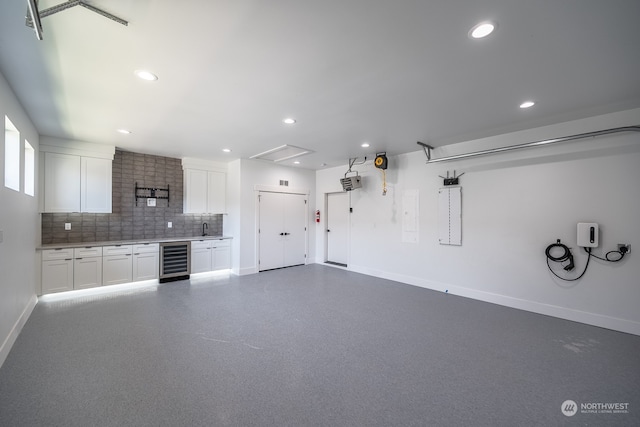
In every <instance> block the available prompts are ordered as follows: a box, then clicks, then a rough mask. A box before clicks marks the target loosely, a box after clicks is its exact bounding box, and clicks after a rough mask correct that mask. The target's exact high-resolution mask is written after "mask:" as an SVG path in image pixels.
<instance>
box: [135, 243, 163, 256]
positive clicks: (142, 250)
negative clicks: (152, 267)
mask: <svg viewBox="0 0 640 427" xmlns="http://www.w3.org/2000/svg"><path fill="white" fill-rule="evenodd" d="M159 251H160V244H158V243H140V244H137V245H133V253H134V254H149V253H153V252H159Z"/></svg>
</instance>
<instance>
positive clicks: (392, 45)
mask: <svg viewBox="0 0 640 427" xmlns="http://www.w3.org/2000/svg"><path fill="white" fill-rule="evenodd" d="M63 2H64V0H40V3H39V7H40V10H44V9H46V8H48V7H51V6H54V5H57V4H60V3H63ZM86 2H87V3H89V4H91V5H93V6H96V7H99V8H102V9H104V10H105V11H107V12H110V13H112V14H114V15H116V16H118V17H120V18H122V19H125V20H127V21H128V22H129V25H128V26H123V25H120V24H118V23H116V22H114V21H111V20H109V19H106V18H104V17H102V16H100V15H98V14H96V13H94V12H92V11H90V10H88V9H85V8H82V7H74V8H70V9H68V10H66V11H63V12H60V13H58V14H55V15H52V16H49V17H46V18H43V20H42V24H43V27H44V40H43V41H38V40H37V39H36V37H35V35H34V32H33V30H32V29H30V28H28V27H26V26H25V14H26V10H27V1H26V0H12V1H2V4H1V5H0V71H1V72H2V74H3V75H4V76H5V77H6V79H7V80H8V81H9V83H10V85H11V86H12V87H13V89H14V91H15V93H16V95H17V96H18V98H19V99H20V101H21V103H22V104H23V106H24V108H25V109H26V111H27V112H28V114H29V116H30V117H31V119H32V120H33V122H34V124H35V126H36V127H37V129H38V131H39V133H40V134H41V135H48V136H55V137H60V138H69V139H75V140H81V141H89V142H96V143H104V144H111V145H115V146H117V147H119V148H122V149H126V150H130V151H137V152H144V153H151V154H158V155H165V156H170V157H198V158H206V159H211V160H217V161H227V160H232V159H236V158H239V157H242V158H248V157H250V156H252V155H255V154H258V153H261V152H264V151H267V150H270V149H273V148H275V147H278V146H281V145H284V144H290V145H295V146H299V147H303V148H306V149H310V150H313V152H314V153H312V154H307V155H305V156H302V157H300V158H299V159H298V160H299V161H300V162H301V164H300V165H299V166H298V167H305V168H309V169H318V168H320V167H321V164H323V163H326V164H327V165H328V166H335V165H344V164H346V163H347V160H348V159H349V158H350V157H356V156H357V157H362V156H364V155H365V154H367V155H372V154H375V153H376V152H379V151H387V153H388V154H391V155H392V154H399V153H404V152H410V151H416V150H419V149H420V147H418V146H417V145H416V141H422V142H426V143H430V144H432V145H434V146H441V145H444V144H450V143H455V142H460V141H463V140H468V139H474V138H479V137H484V136H489V135H494V134H498V133H504V132H507V131H515V130H520V129H524V128H528V127H533V126H539V125H547V124H552V123H556V122H560V121H566V120H571V119H576V118H583V117H588V116H592V115H596V114H602V113H607V112H612V111H616V110H622V109H627V108H635V107H639V106H640V25H639V24H638V18H640V1H638V0H612V1H602V0H535V1H533V0H476V1H462V0H430V1H420V0H412V1H410V0H395V1H390V0H340V1H337V0H323V1H317V0H316V1H308V0H262V1H259V0H253V1H252V0H226V1H221V0H184V1H176V0H172V1H169V0H135V1H127V0H86ZM483 20H493V21H495V22H497V24H498V29H497V31H496V32H495V33H494V34H492V35H491V36H489V37H488V38H486V39H483V40H471V39H470V38H469V37H468V35H467V34H468V31H469V30H470V28H471V27H472V26H474V25H475V24H476V23H478V22H480V21H483ZM136 69H148V70H150V71H152V72H154V73H155V74H157V75H158V76H159V80H158V81H156V82H145V81H142V80H140V79H138V78H137V77H136V76H134V74H133V72H134V70H136ZM528 99H532V100H535V101H536V102H537V105H536V106H534V107H533V108H530V109H528V110H522V109H519V108H518V106H519V104H520V103H521V102H523V101H525V100H528ZM285 117H294V118H295V119H296V120H297V123H296V124H295V125H285V124H284V123H282V119H284V118H285ZM118 128H127V129H130V130H131V131H132V132H133V133H132V134H131V135H122V134H119V133H117V132H116V129H118ZM559 136H560V135H559ZM365 141H366V142H369V143H370V144H371V147H370V148H368V149H363V148H361V147H360V144H361V143H363V142H365ZM521 142H526V141H521ZM223 148H230V149H232V150H233V151H232V152H231V153H230V154H225V153H223V152H222V151H221V150H222V149H223ZM291 162H292V161H287V162H284V163H285V164H290V163H291Z"/></svg>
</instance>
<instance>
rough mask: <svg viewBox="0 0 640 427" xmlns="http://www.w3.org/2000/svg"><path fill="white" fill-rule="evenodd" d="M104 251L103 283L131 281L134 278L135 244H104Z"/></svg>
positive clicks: (111, 283)
mask: <svg viewBox="0 0 640 427" xmlns="http://www.w3.org/2000/svg"><path fill="white" fill-rule="evenodd" d="M102 251H103V252H102V253H103V256H102V284H103V285H105V286H106V285H118V284H120V283H129V282H131V281H132V279H133V256H132V255H133V246H132V245H115V246H104V247H103V248H102Z"/></svg>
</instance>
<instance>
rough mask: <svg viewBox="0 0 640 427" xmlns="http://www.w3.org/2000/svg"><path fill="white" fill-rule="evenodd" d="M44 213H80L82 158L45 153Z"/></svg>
mask: <svg viewBox="0 0 640 427" xmlns="http://www.w3.org/2000/svg"><path fill="white" fill-rule="evenodd" d="M44 212H80V157H79V156H74V155H71V154H58V153H44Z"/></svg>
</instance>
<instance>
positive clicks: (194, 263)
mask: <svg viewBox="0 0 640 427" xmlns="http://www.w3.org/2000/svg"><path fill="white" fill-rule="evenodd" d="M205 271H211V240H198V241H192V242H191V273H203V272H205Z"/></svg>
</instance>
